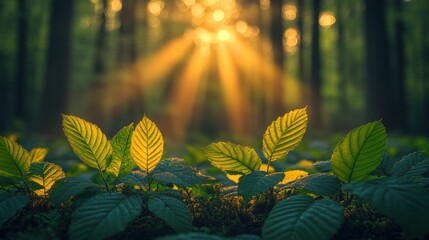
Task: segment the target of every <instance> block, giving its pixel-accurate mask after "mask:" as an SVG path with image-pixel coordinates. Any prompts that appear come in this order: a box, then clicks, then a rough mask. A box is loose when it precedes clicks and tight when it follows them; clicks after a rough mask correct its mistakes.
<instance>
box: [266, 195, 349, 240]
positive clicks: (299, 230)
mask: <svg viewBox="0 0 429 240" xmlns="http://www.w3.org/2000/svg"><path fill="white" fill-rule="evenodd" d="M343 219H344V216H343V207H342V206H340V205H339V204H338V203H337V202H335V201H332V200H329V199H322V200H314V199H313V198H311V197H309V196H306V195H297V196H292V197H289V198H287V199H285V200H282V201H280V202H278V203H277V204H276V205H275V206H274V208H273V210H271V212H270V214H269V215H268V218H267V219H266V220H265V223H264V226H263V227H262V238H263V239H272V240H274V239H279V240H289V239H297V240H307V239H308V240H313V239H319V240H323V239H330V238H331V237H332V236H333V235H334V234H335V233H336V232H337V231H338V229H340V227H341V224H342V223H343Z"/></svg>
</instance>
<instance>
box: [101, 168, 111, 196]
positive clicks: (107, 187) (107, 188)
mask: <svg viewBox="0 0 429 240" xmlns="http://www.w3.org/2000/svg"><path fill="white" fill-rule="evenodd" d="M98 172H99V173H100V175H101V179H103V182H104V186H106V190H107V191H108V192H110V189H109V185H108V184H107V182H106V179H105V178H104V175H103V172H102V171H101V170H100V168H99V169H98Z"/></svg>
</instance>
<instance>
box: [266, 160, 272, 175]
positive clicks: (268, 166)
mask: <svg viewBox="0 0 429 240" xmlns="http://www.w3.org/2000/svg"><path fill="white" fill-rule="evenodd" d="M270 165H271V158H270V159H268V164H267V173H268V171H269V170H270Z"/></svg>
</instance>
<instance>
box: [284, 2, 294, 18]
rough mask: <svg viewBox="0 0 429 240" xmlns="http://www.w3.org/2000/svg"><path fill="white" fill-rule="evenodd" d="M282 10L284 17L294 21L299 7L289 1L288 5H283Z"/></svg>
mask: <svg viewBox="0 0 429 240" xmlns="http://www.w3.org/2000/svg"><path fill="white" fill-rule="evenodd" d="M282 12H283V19H285V20H289V21H292V20H295V18H296V13H297V8H296V6H295V4H293V3H288V4H286V5H283V7H282Z"/></svg>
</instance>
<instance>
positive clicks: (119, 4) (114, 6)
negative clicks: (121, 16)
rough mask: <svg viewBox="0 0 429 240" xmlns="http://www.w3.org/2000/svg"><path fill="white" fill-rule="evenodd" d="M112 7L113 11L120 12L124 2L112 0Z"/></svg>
mask: <svg viewBox="0 0 429 240" xmlns="http://www.w3.org/2000/svg"><path fill="white" fill-rule="evenodd" d="M110 9H112V11H113V12H119V11H120V10H121V9H122V2H121V1H119V0H113V1H111V2H110Z"/></svg>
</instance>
